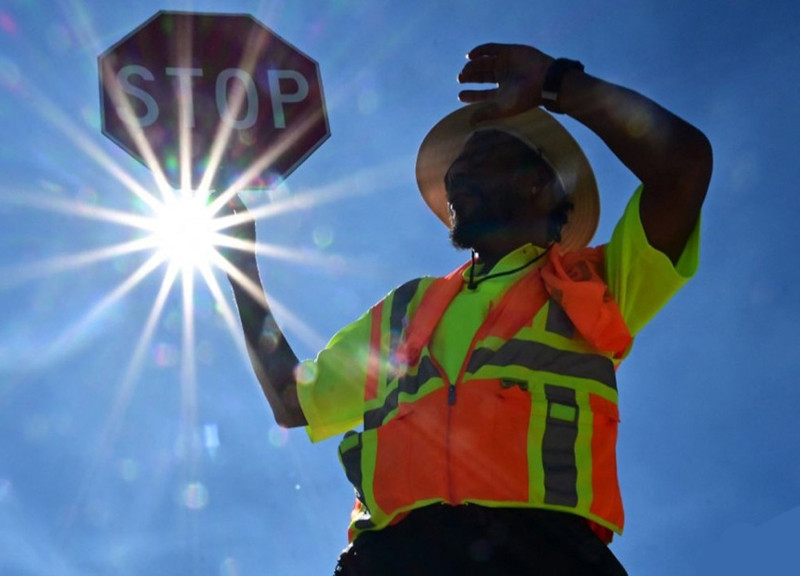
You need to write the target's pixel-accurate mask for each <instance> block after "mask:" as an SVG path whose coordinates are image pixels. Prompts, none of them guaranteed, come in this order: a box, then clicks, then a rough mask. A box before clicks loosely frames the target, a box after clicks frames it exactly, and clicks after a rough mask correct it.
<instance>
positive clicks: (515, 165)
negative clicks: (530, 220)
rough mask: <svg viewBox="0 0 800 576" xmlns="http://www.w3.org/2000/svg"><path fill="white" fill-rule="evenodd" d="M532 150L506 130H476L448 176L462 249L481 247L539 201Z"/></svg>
mask: <svg viewBox="0 0 800 576" xmlns="http://www.w3.org/2000/svg"><path fill="white" fill-rule="evenodd" d="M532 153H533V152H532V151H531V149H530V148H529V147H528V146H527V145H526V144H525V143H523V142H521V141H520V140H519V139H517V138H515V137H514V136H511V135H510V134H507V133H505V132H502V131H500V130H481V131H478V132H475V133H474V134H472V135H471V136H470V137H469V139H468V140H467V142H466V143H465V144H464V148H463V149H462V151H461V154H459V156H458V157H457V158H456V159H455V161H454V162H453V164H452V165H451V166H450V169H449V170H448V171H447V174H446V175H445V189H446V190H447V202H448V207H449V209H450V221H451V224H452V228H451V231H450V237H451V239H452V241H453V244H454V245H455V246H456V247H458V248H477V245H479V244H481V242H482V241H483V240H486V239H487V238H490V237H491V235H495V234H502V233H503V232H504V230H507V229H508V227H509V226H513V225H514V224H515V223H518V222H519V221H520V218H522V215H523V214H526V213H528V212H529V211H530V209H531V207H532V206H533V205H534V196H533V193H532V191H533V187H534V186H535V184H536V174H535V170H532V169H531V162H530V155H531V154H532Z"/></svg>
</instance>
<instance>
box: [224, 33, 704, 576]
mask: <svg viewBox="0 0 800 576" xmlns="http://www.w3.org/2000/svg"><path fill="white" fill-rule="evenodd" d="M459 81H460V82H463V83H489V84H494V85H495V86H494V87H492V88H489V89H486V90H464V91H462V92H461V93H460V94H459V97H460V99H461V100H462V101H463V102H466V103H467V104H468V105H467V106H465V107H463V108H460V109H458V110H456V111H455V112H453V113H452V114H450V115H448V116H447V117H446V118H444V119H443V120H442V121H441V122H439V123H438V124H437V125H436V126H435V127H434V128H433V129H432V130H431V131H430V132H429V134H428V135H427V137H426V138H425V140H424V141H423V143H422V146H421V147H420V151H419V155H418V159H417V181H418V183H419V187H420V191H421V193H422V196H423V199H424V200H425V202H426V203H427V205H428V206H429V207H430V209H431V210H433V211H434V213H435V214H436V215H437V216H438V217H439V218H440V219H441V220H442V221H443V222H444V223H445V224H446V225H447V226H448V227H449V228H450V235H451V239H452V242H453V244H454V245H455V246H456V247H457V248H461V249H469V250H471V251H472V259H471V261H470V262H467V263H466V264H465V265H464V266H462V267H461V268H459V269H458V270H455V271H454V272H452V273H451V274H449V275H447V276H444V277H442V278H420V279H415V280H411V281H410V282H407V283H405V284H403V285H402V286H400V287H398V288H396V289H394V290H392V291H391V292H390V293H389V294H388V295H387V296H386V297H385V298H384V299H382V300H381V301H380V302H378V303H377V304H376V305H375V306H373V307H372V308H371V309H370V310H369V311H368V312H367V313H366V314H365V315H364V316H362V317H361V318H360V319H358V320H356V321H355V322H354V323H353V324H351V325H349V326H347V327H345V328H343V329H342V330H341V331H340V332H339V333H337V334H336V335H335V336H334V337H333V339H332V340H331V341H330V343H329V344H328V346H327V347H326V348H325V349H324V350H322V351H321V352H320V353H319V355H318V356H317V358H316V359H315V360H313V361H305V362H299V360H298V358H297V357H296V356H295V354H294V353H293V352H292V349H291V347H290V346H289V344H288V343H287V341H286V339H285V338H284V337H283V335H282V334H281V332H280V330H278V329H277V327H276V326H274V320H273V319H272V315H271V313H270V310H269V306H268V304H267V301H266V297H265V295H264V294H263V290H262V292H261V293H254V292H253V291H252V290H248V289H246V288H245V286H244V284H243V283H241V282H240V281H238V280H236V279H235V278H233V277H231V284H232V286H233V290H234V294H235V298H236V303H237V306H238V310H239V314H240V317H241V321H242V325H243V329H244V334H245V338H246V341H247V344H248V348H249V351H250V355H251V359H252V363H253V368H254V370H255V373H256V375H257V377H258V379H259V382H260V383H261V386H262V388H263V391H264V393H265V395H266V397H267V400H268V401H269V403H270V406H271V407H272V410H273V412H274V415H275V418H276V420H277V422H278V423H279V424H280V425H281V426H286V427H295V426H305V427H306V428H307V430H308V433H309V436H310V438H311V439H312V440H313V441H317V440H320V439H323V438H328V437H331V436H334V435H338V434H344V436H343V438H342V441H341V444H340V446H339V455H340V459H341V462H342V465H343V467H344V470H345V473H346V475H347V477H348V479H349V480H350V481H351V482H352V483H353V485H354V487H355V490H356V506H355V510H354V511H353V514H352V517H351V523H350V529H349V539H350V544H349V546H348V547H347V549H346V550H345V551H344V552H343V553H342V555H341V556H340V558H339V561H338V564H337V566H336V569H335V573H336V574H340V575H345V576H361V575H369V576H377V575H395V574H396V575H403V576H407V575H409V574H413V575H415V576H422V575H428V574H430V575H436V576H441V575H447V574H476V575H477V574H486V575H490V574H491V575H498V574H503V575H523V574H524V575H531V574H537V575H538V574H541V575H558V576H567V575H582V576H586V575H621V574H625V573H626V571H625V569H624V568H623V567H622V565H621V564H620V563H619V561H618V560H617V559H616V558H615V556H614V555H613V554H612V552H611V551H610V549H609V547H608V544H609V543H610V542H611V539H612V536H613V534H614V533H616V534H621V533H622V530H623V525H624V514H623V508H622V500H621V496H620V492H619V486H618V481H617V469H616V440H617V425H618V422H619V415H618V409H617V397H618V395H617V387H616V378H615V372H616V369H617V368H618V366H619V364H620V362H621V361H622V360H623V359H624V358H625V357H626V356H627V354H628V353H629V351H630V349H631V346H632V343H633V338H634V337H635V336H636V334H637V333H638V332H639V331H640V330H641V329H642V328H643V327H644V325H645V324H646V323H647V322H648V321H649V320H650V319H651V318H652V317H653V315H654V314H656V313H657V312H658V310H659V309H660V308H661V307H663V306H664V304H665V303H666V302H667V301H668V300H669V299H670V298H671V296H673V295H674V294H675V293H676V292H677V291H678V290H679V289H680V287H681V286H682V285H683V284H684V283H685V282H686V281H687V280H688V279H689V278H690V277H691V276H692V275H693V274H694V272H695V270H696V267H697V260H698V242H699V222H700V210H701V205H702V203H703V201H704V198H705V194H706V190H707V188H708V185H709V181H710V176H711V169H712V153H711V147H710V144H709V142H708V140H707V139H706V137H705V136H704V135H703V134H702V133H701V132H700V131H699V130H697V129H696V128H694V127H693V126H691V125H689V124H688V123H687V122H685V121H683V120H681V119H680V118H678V117H676V116H675V115H674V114H672V113H670V112H669V111H667V110H665V109H664V108H662V107H660V106H659V105H657V104H656V103H654V102H652V101H651V100H649V99H648V98H646V97H644V96H642V95H641V94H638V93H636V92H634V91H631V90H629V89H626V88H623V87H620V86H617V85H614V84H611V83H609V82H605V81H603V80H601V79H598V78H595V77H593V76H591V75H589V74H587V73H585V72H584V67H583V65H582V64H580V63H579V62H576V61H572V60H566V59H554V58H552V57H551V56H549V55H547V54H544V53H542V52H541V51H539V50H537V49H535V48H532V47H529V46H520V45H504V44H486V45H482V46H479V47H477V48H475V49H474V50H472V51H471V52H470V53H469V54H468V61H467V63H466V65H465V66H464V68H463V70H462V71H461V74H460V75H459ZM542 108H544V109H546V110H547V111H549V112H552V113H557V114H566V115H568V116H570V117H572V118H574V119H575V120H577V121H578V122H580V123H582V124H583V125H584V126H586V127H587V128H589V129H590V130H592V131H593V132H594V133H595V134H597V135H598V136H599V137H600V138H601V139H602V140H603V141H604V142H605V143H606V144H607V145H608V147H609V148H610V150H611V151H612V152H613V153H614V154H615V155H616V156H617V158H619V160H620V161H621V162H622V163H623V164H624V165H625V166H627V167H628V168H629V169H630V170H631V171H632V172H633V173H634V174H635V175H636V176H637V178H639V180H640V181H641V185H640V186H639V187H638V189H637V190H636V191H635V192H634V194H633V196H632V197H631V200H630V202H629V204H628V206H627V208H626V210H625V212H624V214H623V215H622V216H621V218H620V220H619V222H618V224H617V226H616V228H615V230H614V232H613V234H612V236H611V238H610V240H609V241H608V242H607V243H605V244H602V245H600V246H598V247H595V248H587V247H586V246H587V245H588V243H589V242H590V241H591V239H592V236H593V235H594V231H595V228H596V226H597V221H598V215H599V196H598V193H597V187H596V184H595V180H594V176H593V173H592V170H591V167H590V166H589V163H588V161H587V160H586V157H585V156H584V154H583V152H582V151H581V149H580V147H579V146H578V144H577V143H576V141H575V140H574V139H573V138H572V137H571V136H570V135H569V133H568V132H567V131H566V130H565V129H564V128H563V127H562V126H561V124H559V123H558V122H557V121H556V120H555V119H554V117H553V116H552V115H551V114H549V113H548V112H547V111H545V110H543V109H542ZM228 210H229V211H231V212H241V213H246V207H245V206H244V204H243V203H242V202H241V201H240V200H239V199H238V198H237V199H234V200H232V201H231V202H230V204H229V206H228ZM236 232H237V233H238V234H239V235H240V236H241V237H243V238H245V239H247V240H249V241H252V242H253V243H254V242H255V227H254V226H253V224H252V222H246V223H244V224H242V225H240V226H239V227H238V230H236ZM229 257H230V258H231V260H232V261H233V263H234V264H235V265H236V266H237V268H238V269H239V270H240V271H242V272H243V273H244V275H245V276H246V277H247V279H248V280H249V281H250V282H252V283H253V284H254V285H255V286H257V287H261V283H260V279H259V273H258V267H257V264H256V259H255V254H254V253H253V252H251V251H247V250H240V251H230V253H229ZM265 327H271V328H272V329H273V331H276V332H274V333H275V334H277V338H276V339H275V338H269V339H267V338H262V334H263V333H264V329H265Z"/></svg>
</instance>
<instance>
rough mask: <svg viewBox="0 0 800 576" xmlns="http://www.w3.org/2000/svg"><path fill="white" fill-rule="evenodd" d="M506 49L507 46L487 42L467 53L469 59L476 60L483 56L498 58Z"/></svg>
mask: <svg viewBox="0 0 800 576" xmlns="http://www.w3.org/2000/svg"><path fill="white" fill-rule="evenodd" d="M505 49H506V44H498V43H497V42H487V43H486V44H481V45H479V46H476V47H475V48H473V49H472V50H470V51H469V52H467V58H469V59H470V60H474V59H475V58H480V57H483V56H497V55H498V54H500V53H502V52H503V51H504V50H505Z"/></svg>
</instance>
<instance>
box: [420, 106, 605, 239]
mask: <svg viewBox="0 0 800 576" xmlns="http://www.w3.org/2000/svg"><path fill="white" fill-rule="evenodd" d="M480 106H482V104H470V105H468V106H464V107H462V108H459V109H458V110H456V111H454V112H452V113H450V114H448V115H447V116H445V117H444V118H443V119H442V120H441V121H439V123H438V124H436V126H434V127H433V128H432V129H431V131H430V132H428V135H427V136H425V139H424V140H423V141H422V145H421V146H420V148H419V153H418V154H417V185H418V186H419V190H420V193H421V194H422V198H423V199H424V200H425V203H426V204H427V205H428V207H429V208H430V209H431V210H433V213H434V214H436V216H437V217H438V218H439V220H441V221H442V222H444V224H445V225H446V226H447V227H448V228H449V227H450V214H449V212H448V209H447V194H446V192H445V187H444V177H445V174H446V173H447V170H448V169H449V168H450V165H451V164H452V163H453V161H454V160H455V159H456V157H457V156H458V155H459V154H460V153H461V150H462V148H463V147H464V144H465V142H466V141H467V138H468V137H469V136H470V134H472V133H473V132H475V131H476V130H483V129H487V128H496V129H498V130H504V131H506V132H509V133H511V134H513V135H515V136H517V137H519V138H521V139H522V140H524V141H526V142H527V144H529V145H530V146H532V147H533V148H535V149H536V150H538V151H539V153H540V154H541V155H542V157H543V158H544V159H545V160H546V161H547V162H548V163H549V164H550V166H551V167H552V168H553V170H554V171H555V172H556V174H557V175H558V177H559V178H560V179H561V182H562V183H563V185H564V190H565V192H566V193H567V195H568V196H569V198H570V200H571V201H572V204H573V206H574V207H573V210H572V211H571V212H570V214H569V218H568V220H567V223H566V224H565V225H564V227H563V228H562V229H561V242H560V245H561V247H562V249H563V250H577V249H579V248H583V247H585V246H586V245H587V244H589V242H590V241H591V239H592V237H593V236H594V233H595V230H597V224H598V221H599V219H600V197H599V195H598V193H597V182H596V181H595V178H594V172H593V171H592V167H591V165H590V164H589V161H588V160H587V158H586V155H585V154H584V153H583V150H581V148H580V146H579V145H578V143H577V142H576V141H575V139H574V138H573V137H572V136H571V135H570V133H569V132H567V130H566V128H564V127H563V126H562V125H561V124H560V123H559V122H558V121H557V120H556V119H555V118H553V117H552V116H551V115H550V114H548V113H547V112H545V111H544V110H541V109H540V108H533V109H531V110H528V111H526V112H523V113H522V114H517V115H516V116H510V117H505V118H496V119H491V120H486V121H482V122H477V123H475V122H473V121H472V117H473V114H474V113H475V111H476V110H478V108H479V107H480Z"/></svg>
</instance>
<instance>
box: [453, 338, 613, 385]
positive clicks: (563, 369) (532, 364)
mask: <svg viewBox="0 0 800 576" xmlns="http://www.w3.org/2000/svg"><path fill="white" fill-rule="evenodd" d="M481 366H499V367H505V366H521V367H523V368H528V369H530V370H540V371H544V372H552V373H553V374H561V375H562V376H569V377H573V378H588V379H591V380H596V381H598V382H600V383H602V384H605V385H606V386H609V387H610V388H613V389H614V390H616V389H617V378H616V375H615V373H614V364H613V363H612V362H611V360H609V359H608V358H606V357H605V356H600V355H599V354H585V353H582V352H570V351H568V350H559V349H558V348H553V347H552V346H548V345H547V344H543V343H542V342H529V341H526V340H516V339H515V340H509V341H508V342H506V343H505V344H503V345H502V346H501V347H500V348H499V349H498V350H496V351H495V350H491V349H489V348H478V349H476V350H475V351H474V352H473V353H472V358H470V361H469V366H467V372H469V373H470V374H473V373H475V372H477V371H478V369H480V368H481Z"/></svg>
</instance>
